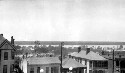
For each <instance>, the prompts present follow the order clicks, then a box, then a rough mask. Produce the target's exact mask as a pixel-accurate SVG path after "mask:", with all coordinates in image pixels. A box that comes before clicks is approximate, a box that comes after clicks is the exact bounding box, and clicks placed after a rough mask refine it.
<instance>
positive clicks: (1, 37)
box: [0, 35, 16, 50]
mask: <svg viewBox="0 0 125 73" xmlns="http://www.w3.org/2000/svg"><path fill="white" fill-rule="evenodd" d="M5 43H8V44H9V45H10V46H11V47H12V48H13V49H14V50H16V48H15V47H14V46H13V45H12V44H11V43H10V42H9V41H8V40H7V39H5V38H4V37H3V36H2V35H0V48H1V47H2V46H3V45H4V44H5Z"/></svg>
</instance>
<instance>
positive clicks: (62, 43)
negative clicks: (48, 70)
mask: <svg viewBox="0 0 125 73" xmlns="http://www.w3.org/2000/svg"><path fill="white" fill-rule="evenodd" d="M63 45H64V42H61V70H60V71H61V73H62V57H63V56H62V49H63Z"/></svg>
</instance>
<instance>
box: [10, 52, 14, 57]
mask: <svg viewBox="0 0 125 73" xmlns="http://www.w3.org/2000/svg"><path fill="white" fill-rule="evenodd" d="M11 57H12V59H14V51H11Z"/></svg>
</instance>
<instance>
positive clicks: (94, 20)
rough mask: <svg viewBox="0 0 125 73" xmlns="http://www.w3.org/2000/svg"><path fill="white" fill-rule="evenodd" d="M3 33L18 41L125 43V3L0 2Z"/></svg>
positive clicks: (106, 0)
mask: <svg viewBox="0 0 125 73" xmlns="http://www.w3.org/2000/svg"><path fill="white" fill-rule="evenodd" d="M0 33H2V34H3V36H4V37H5V38H7V39H8V40H10V37H11V36H14V38H15V41H35V40H39V41H122V42H125V0H0Z"/></svg>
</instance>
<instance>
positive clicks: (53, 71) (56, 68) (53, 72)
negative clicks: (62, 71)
mask: <svg viewBox="0 0 125 73" xmlns="http://www.w3.org/2000/svg"><path fill="white" fill-rule="evenodd" d="M58 70H59V69H58V67H51V73H58Z"/></svg>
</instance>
